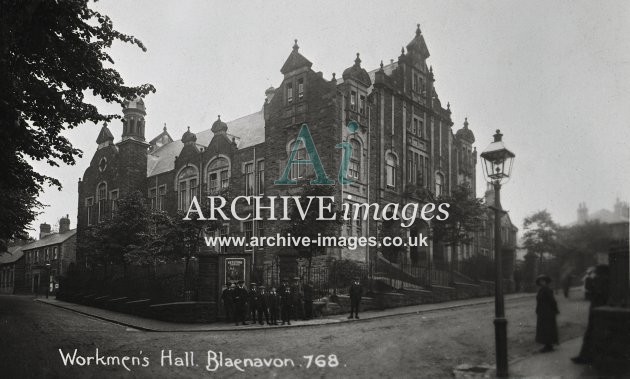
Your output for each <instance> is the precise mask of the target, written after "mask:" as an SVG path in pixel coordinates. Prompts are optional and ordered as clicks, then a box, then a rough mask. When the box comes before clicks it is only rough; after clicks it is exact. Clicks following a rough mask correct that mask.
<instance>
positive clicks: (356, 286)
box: [348, 277, 363, 319]
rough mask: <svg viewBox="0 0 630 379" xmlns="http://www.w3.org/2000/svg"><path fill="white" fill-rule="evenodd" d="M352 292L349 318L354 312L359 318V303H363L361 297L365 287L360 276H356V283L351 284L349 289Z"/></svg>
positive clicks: (355, 316)
mask: <svg viewBox="0 0 630 379" xmlns="http://www.w3.org/2000/svg"><path fill="white" fill-rule="evenodd" d="M348 292H349V294H350V316H348V318H349V319H351V318H352V315H353V314H354V318H356V319H358V318H359V305H360V304H361V297H362V296H363V287H362V286H361V284H360V283H359V278H358V277H357V278H354V283H352V285H350V289H349V291H348Z"/></svg>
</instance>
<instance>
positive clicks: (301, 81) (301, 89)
mask: <svg viewBox="0 0 630 379" xmlns="http://www.w3.org/2000/svg"><path fill="white" fill-rule="evenodd" d="M297 83H298V99H299V100H302V98H303V97H304V79H302V78H300V79H298V81H297Z"/></svg>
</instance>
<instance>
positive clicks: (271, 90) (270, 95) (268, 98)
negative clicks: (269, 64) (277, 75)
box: [265, 87, 276, 104]
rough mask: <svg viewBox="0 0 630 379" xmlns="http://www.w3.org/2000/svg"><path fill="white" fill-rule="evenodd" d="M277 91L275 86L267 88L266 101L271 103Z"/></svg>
mask: <svg viewBox="0 0 630 379" xmlns="http://www.w3.org/2000/svg"><path fill="white" fill-rule="evenodd" d="M275 93H276V90H275V88H273V87H269V88H267V90H266V91H265V102H266V103H267V104H269V103H270V102H271V99H273V95H274V94H275Z"/></svg>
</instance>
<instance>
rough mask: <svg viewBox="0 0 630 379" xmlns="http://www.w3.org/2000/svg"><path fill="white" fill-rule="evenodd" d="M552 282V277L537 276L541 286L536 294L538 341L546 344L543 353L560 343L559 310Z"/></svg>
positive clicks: (538, 283)
mask: <svg viewBox="0 0 630 379" xmlns="http://www.w3.org/2000/svg"><path fill="white" fill-rule="evenodd" d="M550 284H551V278H550V277H549V276H547V275H539V276H538V277H537V278H536V285H537V286H539V287H540V289H539V290H538V294H537V295H536V316H537V320H536V342H537V343H540V344H543V345H544V347H543V348H542V349H541V350H540V352H541V353H546V352H549V351H553V345H556V344H558V326H557V324H556V315H557V314H558V313H559V311H558V304H557V303H556V298H555V297H554V295H553V291H552V290H551V288H550V287H549V285H550Z"/></svg>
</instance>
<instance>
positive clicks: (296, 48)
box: [293, 38, 300, 51]
mask: <svg viewBox="0 0 630 379" xmlns="http://www.w3.org/2000/svg"><path fill="white" fill-rule="evenodd" d="M293 41H294V42H295V43H294V44H293V51H298V50H299V49H300V46H298V43H297V38H296V39H294V40H293Z"/></svg>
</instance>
